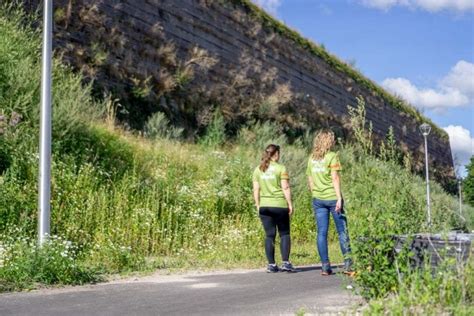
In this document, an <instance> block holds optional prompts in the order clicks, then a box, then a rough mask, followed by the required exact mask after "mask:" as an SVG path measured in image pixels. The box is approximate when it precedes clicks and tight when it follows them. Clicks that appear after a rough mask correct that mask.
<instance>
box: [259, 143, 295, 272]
mask: <svg viewBox="0 0 474 316" xmlns="http://www.w3.org/2000/svg"><path fill="white" fill-rule="evenodd" d="M279 160H280V146H278V145H274V144H270V145H268V146H267V148H265V151H264V152H263V155H262V160H261V162H260V165H259V166H258V167H257V168H255V170H254V172H253V196H254V199H255V205H256V207H257V211H258V213H259V215H260V219H261V221H262V225H263V228H264V230H265V235H266V236H265V254H266V256H267V260H268V266H267V272H269V273H273V272H278V271H280V268H278V266H277V265H276V263H275V237H276V230H277V228H278V233H279V234H280V252H281V258H282V261H283V264H282V266H281V271H286V272H296V270H295V269H294V268H293V266H292V265H291V263H290V261H289V257H290V246H291V240H290V215H291V214H292V213H293V206H292V204H291V192H290V182H289V181H290V180H289V179H290V178H289V176H288V172H287V171H286V168H285V166H284V165H282V164H279V163H278V161H279Z"/></svg>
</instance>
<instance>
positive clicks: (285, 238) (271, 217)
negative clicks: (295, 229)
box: [260, 207, 291, 264]
mask: <svg viewBox="0 0 474 316" xmlns="http://www.w3.org/2000/svg"><path fill="white" fill-rule="evenodd" d="M260 219H261V220H262V225H263V228H264V229H265V234H266V238H265V254H266V255H267V260H268V263H270V264H274V263H275V237H276V228H277V227H278V233H279V234H280V251H281V257H282V259H283V261H288V259H289V257H290V247H291V241H290V216H289V214H288V209H287V208H280V207H260Z"/></svg>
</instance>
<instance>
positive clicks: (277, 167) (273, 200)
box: [252, 161, 289, 208]
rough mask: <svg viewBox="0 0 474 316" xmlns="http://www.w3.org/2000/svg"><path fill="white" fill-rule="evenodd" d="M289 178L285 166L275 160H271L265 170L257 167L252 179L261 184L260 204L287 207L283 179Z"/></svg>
mask: <svg viewBox="0 0 474 316" xmlns="http://www.w3.org/2000/svg"><path fill="white" fill-rule="evenodd" d="M288 179H289V177H288V172H287V171H286V168H285V166H283V165H281V164H279V163H276V162H274V161H272V162H270V165H269V166H268V169H267V170H266V171H265V172H263V171H262V170H260V167H257V168H255V171H254V172H253V177H252V180H253V181H256V182H258V184H259V186H260V206H266V207H282V208H287V207H288V204H287V203H286V200H285V195H284V194H283V189H282V188H281V180H288Z"/></svg>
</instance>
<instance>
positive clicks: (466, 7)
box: [359, 0, 474, 12]
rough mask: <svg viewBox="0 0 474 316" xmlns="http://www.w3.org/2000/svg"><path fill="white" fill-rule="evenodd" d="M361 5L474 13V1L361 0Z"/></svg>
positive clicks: (382, 8)
mask: <svg viewBox="0 0 474 316" xmlns="http://www.w3.org/2000/svg"><path fill="white" fill-rule="evenodd" d="M359 2H360V3H362V4H364V5H366V6H368V7H372V8H377V9H380V10H385V11H386V10H389V9H390V8H392V7H394V6H403V7H408V8H412V9H423V10H426V11H429V12H439V11H443V10H451V11H457V12H464V11H474V1H473V0H359Z"/></svg>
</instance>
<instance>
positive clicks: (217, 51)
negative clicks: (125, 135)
mask: <svg viewBox="0 0 474 316" xmlns="http://www.w3.org/2000/svg"><path fill="white" fill-rule="evenodd" d="M24 2H25V4H26V5H27V6H28V7H29V8H34V7H36V6H37V5H38V3H39V0H24ZM54 45H55V49H56V51H57V52H58V54H60V55H61V56H62V57H63V59H64V60H65V61H67V62H69V63H70V64H71V65H72V66H73V67H76V69H79V70H82V71H83V72H84V73H85V74H86V75H88V76H90V77H91V78H94V79H95V82H98V83H100V84H101V85H102V86H103V87H105V88H107V89H109V90H111V91H114V90H120V89H121V90H124V91H134V90H133V89H134V88H133V86H134V84H135V85H138V86H140V87H142V88H145V90H146V88H150V89H151V90H152V92H151V93H150V95H151V99H150V97H149V96H147V98H148V99H150V100H154V101H153V102H155V101H156V102H155V103H157V104H159V106H161V107H162V108H167V109H168V114H170V113H171V115H174V114H175V115H184V116H187V117H188V118H189V117H191V118H192V116H193V115H198V114H196V109H195V108H192V109H189V108H186V107H187V106H188V107H192V106H191V105H189V104H190V102H187V103H186V102H184V103H179V104H178V103H173V102H172V100H171V101H170V99H169V98H164V97H163V94H160V92H159V91H160V89H162V90H166V89H171V88H170V87H169V86H172V87H176V85H177V84H176V82H173V81H172V79H170V78H176V77H177V74H178V73H179V71H181V72H183V71H184V72H186V71H188V70H190V69H192V70H193V71H192V80H190V82H186V90H185V91H184V92H183V91H178V92H176V89H175V90H174V92H173V93H174V95H175V96H179V95H180V94H183V93H184V94H185V93H189V94H191V95H192V98H193V100H196V99H199V97H202V98H208V99H209V98H217V99H218V98H219V96H220V97H221V99H223V100H224V99H225V97H226V93H227V92H228V91H230V90H229V86H232V87H234V88H235V87H236V86H239V85H242V86H245V89H244V88H242V89H241V90H239V91H240V93H239V95H238V96H236V95H234V94H232V93H230V92H229V96H228V97H229V98H232V99H234V100H235V99H236V98H242V94H244V97H245V94H248V95H251V94H252V93H253V91H252V88H254V89H257V88H259V89H264V90H265V89H267V90H268V91H271V89H273V91H275V89H276V86H277V85H285V86H286V87H287V88H288V89H287V90H288V91H287V93H289V94H290V95H291V98H290V99H291V101H289V102H287V104H286V109H285V107H283V110H282V111H283V112H285V111H286V112H285V113H287V114H288V115H289V116H291V117H292V118H293V119H295V120H297V119H298V118H301V119H304V120H305V121H306V122H309V124H310V125H311V123H312V122H314V125H315V126H321V125H322V126H324V125H325V124H328V125H334V124H336V125H339V126H341V127H343V128H344V129H345V130H346V131H347V126H348V125H347V124H348V110H347V106H348V105H355V104H356V97H357V96H362V97H363V98H364V99H365V100H366V103H367V106H366V109H367V120H370V121H372V124H373V131H374V134H375V135H376V136H378V137H379V138H384V137H385V136H386V134H387V132H388V129H389V127H390V126H392V127H393V128H394V132H395V136H396V139H397V141H398V142H399V143H400V144H401V146H402V148H405V150H407V151H410V153H411V154H412V156H413V158H414V160H415V161H416V162H417V163H418V166H419V168H421V166H422V158H423V154H424V149H423V137H422V136H421V135H420V133H419V131H418V126H419V124H420V123H419V122H417V120H416V119H415V118H414V117H413V116H411V115H409V114H407V113H404V112H402V111H400V110H398V109H396V108H394V107H392V106H391V105H389V104H388V103H387V102H386V101H384V99H383V98H381V97H379V96H377V94H376V93H374V92H373V91H370V90H368V89H367V88H365V87H364V86H362V85H360V84H358V83H356V82H355V81H354V80H353V79H352V78H350V77H348V76H347V75H346V74H344V73H343V72H341V71H338V70H336V69H334V68H333V67H331V65H329V64H328V63H327V62H325V61H324V60H323V59H321V58H319V57H317V56H315V55H314V54H312V53H311V52H309V51H308V50H307V49H305V48H303V47H301V46H300V45H298V44H297V43H296V42H294V41H293V40H291V39H289V38H288V37H286V36H285V35H282V34H280V33H278V32H275V31H274V30H272V29H271V28H269V27H266V26H264V25H262V23H261V22H259V20H258V19H256V18H255V17H253V16H252V15H251V14H249V12H248V9H247V8H246V7H244V6H242V5H239V4H238V3H236V2H235V1H229V0H214V1H212V0H173V1H171V0H122V1H118V0H96V1H93V0H56V1H55V42H54ZM195 48H199V49H202V51H205V52H206V56H208V57H212V60H213V61H214V62H211V63H209V65H207V66H202V67H203V68H205V69H200V68H199V67H200V66H199V63H200V61H201V62H202V60H204V59H205V58H201V59H199V56H198V58H197V59H196V60H197V61H196V62H193V56H192V50H193V49H195ZM167 54H168V55H167ZM201 57H202V56H201ZM193 63H195V64H197V66H196V65H193ZM381 66H382V65H381ZM186 67H188V68H186ZM192 67H195V68H192ZM170 73H172V75H171V76H170ZM246 79H248V80H247V81H246ZM167 81H169V82H168V83H169V84H168V86H167ZM215 87H219V88H215ZM127 89H128V90H127ZM226 89H227V90H226ZM236 89H237V88H236ZM211 90H212V93H211V92H209V91H211ZM277 97H278V94H277ZM153 102H152V103H153ZM198 103H199V102H198ZM239 104H240V103H239V102H237V101H236V105H234V107H233V108H232V107H231V111H242V112H244V111H245V109H239ZM194 106H195V105H194ZM144 111H145V110H144ZM173 113H174V114H173ZM290 114H291V115H290ZM328 122H330V123H328ZM429 153H430V156H431V159H432V161H431V163H432V164H433V166H434V169H436V171H435V173H436V174H438V176H443V177H452V176H453V160H452V156H451V150H450V146H449V140H448V138H447V137H446V135H440V133H436V132H435V133H432V134H431V135H430V137H429Z"/></svg>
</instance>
